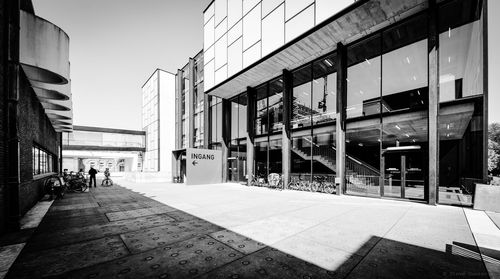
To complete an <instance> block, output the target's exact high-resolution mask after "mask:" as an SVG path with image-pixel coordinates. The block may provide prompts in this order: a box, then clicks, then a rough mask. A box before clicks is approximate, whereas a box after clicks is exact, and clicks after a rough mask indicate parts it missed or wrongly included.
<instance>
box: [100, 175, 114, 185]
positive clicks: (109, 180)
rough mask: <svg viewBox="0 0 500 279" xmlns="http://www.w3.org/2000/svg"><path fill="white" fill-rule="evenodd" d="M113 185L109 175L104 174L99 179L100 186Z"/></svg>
mask: <svg viewBox="0 0 500 279" xmlns="http://www.w3.org/2000/svg"><path fill="white" fill-rule="evenodd" d="M112 185H113V180H112V179H111V178H109V176H106V177H105V178H104V179H103V180H102V181H101V186H104V187H109V186H112Z"/></svg>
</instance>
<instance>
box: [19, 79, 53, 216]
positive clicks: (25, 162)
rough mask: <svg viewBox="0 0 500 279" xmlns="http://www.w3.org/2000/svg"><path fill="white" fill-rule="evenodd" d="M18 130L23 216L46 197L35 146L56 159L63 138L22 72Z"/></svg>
mask: <svg viewBox="0 0 500 279" xmlns="http://www.w3.org/2000/svg"><path fill="white" fill-rule="evenodd" d="M20 89H21V90H20V95H19V108H18V109H19V111H20V112H22V113H20V114H19V119H18V125H19V126H18V127H19V135H20V154H19V163H20V180H21V185H20V186H19V191H20V193H19V197H20V202H19V206H20V209H21V214H24V213H25V212H26V211H28V210H29V209H30V208H31V207H32V206H33V205H34V204H35V203H36V202H37V201H38V200H39V199H40V198H41V197H42V196H43V194H44V193H43V187H42V186H43V183H42V180H39V181H34V180H33V161H32V160H33V157H32V147H33V144H34V143H36V144H37V145H40V146H42V147H43V148H45V149H46V150H48V151H49V152H51V153H52V154H54V156H57V155H58V146H59V136H58V134H57V133H56V131H55V130H54V128H53V127H52V124H51V123H50V120H49V119H48V118H47V116H46V114H45V111H44V109H43V107H42V105H41V104H40V102H39V101H38V98H37V97H36V94H35V92H34V91H33V89H31V87H30V85H29V82H28V80H27V79H26V77H25V76H24V74H23V73H21V82H20Z"/></svg>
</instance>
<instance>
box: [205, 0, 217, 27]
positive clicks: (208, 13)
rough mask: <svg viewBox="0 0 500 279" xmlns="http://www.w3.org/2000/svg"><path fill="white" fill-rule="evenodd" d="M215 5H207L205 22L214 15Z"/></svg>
mask: <svg viewBox="0 0 500 279" xmlns="http://www.w3.org/2000/svg"><path fill="white" fill-rule="evenodd" d="M214 10H215V6H214V3H212V4H211V5H210V6H209V7H207V9H206V11H205V12H204V13H203V23H204V24H206V23H207V22H208V20H209V19H210V18H211V17H213V16H214Z"/></svg>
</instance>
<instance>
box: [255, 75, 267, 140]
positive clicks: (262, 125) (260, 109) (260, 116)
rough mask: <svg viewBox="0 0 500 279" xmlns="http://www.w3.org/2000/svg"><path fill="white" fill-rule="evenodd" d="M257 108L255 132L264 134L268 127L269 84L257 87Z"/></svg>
mask: <svg viewBox="0 0 500 279" xmlns="http://www.w3.org/2000/svg"><path fill="white" fill-rule="evenodd" d="M256 91H257V95H256V101H257V110H256V113H257V114H256V117H255V134H256V135H264V134H267V132H268V131H269V129H268V111H267V107H268V105H267V84H265V85H262V86H260V87H258V88H257V90H256Z"/></svg>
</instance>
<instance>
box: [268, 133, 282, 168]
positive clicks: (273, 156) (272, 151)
mask: <svg viewBox="0 0 500 279" xmlns="http://www.w3.org/2000/svg"><path fill="white" fill-rule="evenodd" d="M281 145H282V142H281V138H280V137H277V138H276V139H271V140H269V173H278V174H280V175H281V173H282V168H281V166H282V164H281V162H282V156H281Z"/></svg>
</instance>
